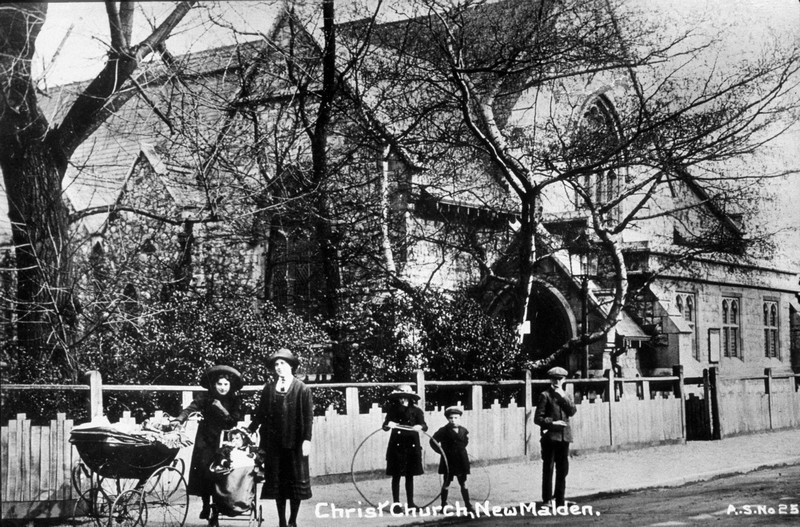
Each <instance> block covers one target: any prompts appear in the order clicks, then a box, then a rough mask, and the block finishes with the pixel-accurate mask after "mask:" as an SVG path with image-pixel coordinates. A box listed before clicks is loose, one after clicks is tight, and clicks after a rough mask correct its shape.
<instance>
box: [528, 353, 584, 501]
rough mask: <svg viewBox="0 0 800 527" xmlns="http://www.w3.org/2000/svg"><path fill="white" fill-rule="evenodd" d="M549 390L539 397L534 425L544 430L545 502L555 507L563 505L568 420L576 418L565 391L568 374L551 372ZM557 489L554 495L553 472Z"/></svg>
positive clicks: (567, 470)
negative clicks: (553, 500) (552, 503)
mask: <svg viewBox="0 0 800 527" xmlns="http://www.w3.org/2000/svg"><path fill="white" fill-rule="evenodd" d="M547 376H548V377H549V378H550V387H549V388H548V389H547V390H545V391H544V392H542V394H541V395H540V396H539V403H538V404H537V405H536V413H535V414H534V417H533V422H534V423H535V424H537V425H539V427H540V428H541V435H542V439H541V443H542V501H543V502H544V503H545V504H547V503H549V502H550V500H551V499H553V498H555V502H556V503H555V504H556V506H559V507H560V506H561V505H564V494H565V492H566V488H567V473H568V472H569V444H570V442H571V441H572V429H571V428H570V426H569V418H570V417H572V416H573V415H575V411H576V408H575V403H573V402H572V398H571V397H570V395H569V394H568V393H567V392H565V391H564V379H565V378H566V377H567V370H565V369H564V368H558V367H556V368H552V369H550V371H548V372H547ZM554 467H555V476H556V488H555V495H553V468H554Z"/></svg>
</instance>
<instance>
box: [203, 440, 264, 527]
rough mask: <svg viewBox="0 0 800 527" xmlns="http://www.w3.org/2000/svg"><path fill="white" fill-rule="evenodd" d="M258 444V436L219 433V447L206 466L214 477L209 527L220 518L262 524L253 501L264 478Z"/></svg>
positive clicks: (214, 525)
mask: <svg viewBox="0 0 800 527" xmlns="http://www.w3.org/2000/svg"><path fill="white" fill-rule="evenodd" d="M257 444H258V437H257V436H255V439H254V438H253V437H251V436H250V435H249V434H248V433H247V431H246V430H242V429H239V428H234V429H232V430H223V431H222V433H221V434H220V446H219V449H218V450H217V453H216V455H215V457H214V461H213V462H212V463H211V466H210V467H209V470H210V471H211V474H212V475H213V476H214V477H215V482H214V491H213V501H214V504H213V506H212V513H211V516H210V517H209V520H208V523H209V526H211V527H216V526H218V525H219V518H220V516H227V517H231V518H238V519H242V520H244V519H247V520H248V522H249V523H248V525H256V526H258V527H260V526H261V522H263V521H264V515H263V512H262V510H261V506H260V505H258V500H257V499H256V486H257V485H258V482H259V481H260V480H261V479H263V461H262V456H261V455H260V453H259V451H258V449H257V447H256V446H255V445H257ZM245 514H247V515H248V516H247V517H246V518H244V517H243V516H244V515H245Z"/></svg>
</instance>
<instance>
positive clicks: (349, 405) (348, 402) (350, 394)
mask: <svg viewBox="0 0 800 527" xmlns="http://www.w3.org/2000/svg"><path fill="white" fill-rule="evenodd" d="M344 402H345V409H346V411H347V416H348V417H356V416H358V414H359V412H360V408H359V406H358V388H357V387H355V386H348V387H347V388H345V389H344Z"/></svg>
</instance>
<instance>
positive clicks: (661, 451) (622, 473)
mask: <svg viewBox="0 0 800 527" xmlns="http://www.w3.org/2000/svg"><path fill="white" fill-rule="evenodd" d="M312 455H313V453H312ZM786 465H800V429H790V430H781V431H774V432H767V433H759V434H752V435H743V436H737V437H730V438H725V439H723V440H721V441H691V442H687V443H683V444H671V445H661V446H652V447H644V448H638V449H629V450H617V451H607V452H591V453H577V455H573V456H572V457H571V460H570V472H569V476H568V478H567V499H568V500H571V501H575V502H577V503H578V504H579V505H591V501H592V499H593V498H597V497H598V496H601V495H604V494H613V493H621V492H627V491H632V490H638V489H644V488H653V487H672V486H680V485H683V484H686V483H691V482H696V481H705V480H709V479H713V478H717V477H720V476H726V475H733V474H741V473H747V472H751V471H753V470H756V469H759V468H764V467H775V466H786ZM325 479H326V480H325V481H324V480H322V478H317V479H314V480H312V492H313V494H314V496H313V498H311V499H310V500H308V501H304V502H302V505H301V507H300V515H299V517H298V521H297V524H298V525H299V526H302V527H323V526H324V527H329V526H331V525H337V524H338V525H342V526H350V525H355V526H358V527H377V526H394V525H414V524H425V523H436V522H442V521H443V520H444V521H447V520H452V519H453V518H456V519H457V518H458V517H457V516H450V517H448V516H444V515H443V514H442V512H441V511H436V514H433V511H431V510H430V509H429V510H428V511H422V513H423V514H425V513H427V514H426V515H425V516H421V515H420V513H419V512H416V511H415V512H414V513H413V514H408V515H400V516H393V515H392V514H391V512H390V511H389V509H388V507H386V506H385V505H384V506H383V507H382V508H381V506H382V505H383V504H384V503H386V502H387V501H388V500H389V499H390V497H391V493H390V489H389V479H388V478H387V477H386V476H380V475H374V476H373V477H372V478H371V479H370V478H366V477H357V478H356V479H355V482H353V481H351V478H350V477H349V476H344V477H343V478H339V479H340V481H334V482H331V479H332V478H325ZM341 480H345V481H341ZM414 481H415V497H416V500H415V501H416V502H417V505H422V506H424V505H426V503H427V502H431V503H432V505H438V504H439V500H438V499H437V497H436V495H437V493H438V487H439V485H440V483H439V479H438V475H437V474H435V470H429V471H428V472H427V473H426V474H424V475H422V476H418V477H417V478H415V480H414ZM468 483H469V487H470V492H471V495H472V496H471V497H472V499H473V502H480V503H482V504H484V505H485V506H489V507H495V506H501V507H514V506H516V507H519V506H520V504H521V503H530V502H532V501H535V500H540V499H541V495H540V492H541V490H540V489H541V461H540V459H538V455H537V456H535V457H534V458H532V459H521V460H514V461H512V462H504V463H495V464H489V465H483V464H481V463H479V462H477V461H474V462H473V469H472V474H471V475H470V477H469V481H468ZM404 498H405V492H404V490H403V485H402V484H401V499H404ZM457 501H458V502H461V497H460V492H459V488H458V485H457V483H456V482H453V484H451V486H450V500H449V503H451V504H453V505H456V502H457ZM259 506H260V507H261V509H262V511H263V515H264V523H263V525H264V526H265V527H274V526H276V525H278V520H277V514H276V512H275V505H274V502H272V501H266V500H261V501H259ZM448 512H451V513H453V514H463V512H461V511H459V510H456V509H453V510H450V511H448ZM199 513H200V502H199V499H197V498H195V497H192V500H191V502H190V506H189V512H188V516H187V519H186V524H185V525H187V526H189V527H205V526H206V525H207V522H205V521H203V520H199V519H198V515H199ZM373 515H374V517H371V516H373ZM243 520H244V521H246V520H247V516H244V517H237V518H229V517H220V525H221V526H223V527H224V526H226V525H231V526H234V525H237V524H243V523H244V521H243Z"/></svg>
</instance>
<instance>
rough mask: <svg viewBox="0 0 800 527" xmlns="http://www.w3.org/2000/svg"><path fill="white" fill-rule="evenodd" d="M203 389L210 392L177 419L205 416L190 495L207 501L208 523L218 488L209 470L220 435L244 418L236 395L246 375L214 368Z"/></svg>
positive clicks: (205, 516)
mask: <svg viewBox="0 0 800 527" xmlns="http://www.w3.org/2000/svg"><path fill="white" fill-rule="evenodd" d="M200 386H202V387H203V388H206V389H207V390H208V392H206V393H203V394H200V395H199V396H198V397H196V398H195V400H194V401H192V403H191V404H190V405H189V406H187V407H186V408H185V409H184V410H183V411H182V412H181V413H180V415H178V417H176V418H175V420H176V421H179V422H181V423H183V422H185V421H186V419H187V418H188V417H189V415H191V414H193V413H198V412H199V413H200V414H201V415H202V416H203V419H202V420H201V421H200V424H199V425H198V426H197V436H196V437H195V441H194V452H193V453H192V465H191V468H190V471H189V484H188V492H189V494H191V495H193V496H200V498H201V499H202V500H203V508H202V510H201V511H200V519H203V520H205V519H208V517H209V515H210V512H211V510H210V501H211V495H212V491H213V489H214V480H213V478H212V475H211V472H210V471H209V467H210V466H211V462H212V461H213V460H214V455H215V453H216V451H217V449H218V448H219V438H220V433H221V432H222V431H223V430H227V429H230V428H233V427H235V426H236V424H237V423H238V422H239V420H240V419H241V418H242V405H241V401H240V400H239V397H238V395H237V394H236V392H238V391H239V390H240V389H241V388H242V376H241V374H240V373H239V372H238V371H236V370H235V369H233V368H231V367H230V366H222V365H219V366H212V367H211V368H209V369H208V370H206V372H205V373H204V374H203V377H202V379H201V380H200Z"/></svg>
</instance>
